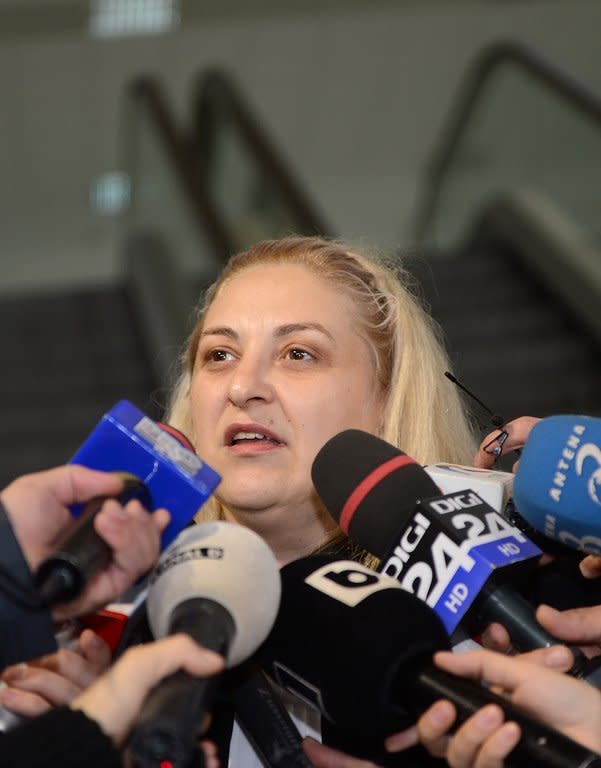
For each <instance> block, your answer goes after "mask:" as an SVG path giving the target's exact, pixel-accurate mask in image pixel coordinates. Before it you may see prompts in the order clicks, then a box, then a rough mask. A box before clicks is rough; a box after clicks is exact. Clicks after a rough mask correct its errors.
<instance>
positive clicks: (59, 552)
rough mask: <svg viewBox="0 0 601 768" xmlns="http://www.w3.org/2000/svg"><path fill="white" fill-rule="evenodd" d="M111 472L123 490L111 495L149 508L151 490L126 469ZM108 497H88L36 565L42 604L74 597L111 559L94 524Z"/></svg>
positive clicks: (119, 499)
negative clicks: (71, 523) (64, 532)
mask: <svg viewBox="0 0 601 768" xmlns="http://www.w3.org/2000/svg"><path fill="white" fill-rule="evenodd" d="M113 474H116V475H119V476H120V477H121V478H122V479H123V491H122V492H121V493H120V494H119V495H118V496H116V497H114V498H116V500H117V501H118V502H119V504H121V505H122V506H124V505H125V504H127V502H128V501H131V500H132V499H138V500H139V501H140V503H141V504H142V506H143V507H145V508H146V509H151V508H152V501H151V498H150V494H149V492H148V489H147V488H146V486H145V485H144V483H143V482H142V481H141V480H140V478H138V477H136V476H135V475H132V474H129V473H127V472H114V473H113ZM107 498H108V497H106V496H99V497H97V498H95V499H92V500H91V501H89V502H88V503H87V504H86V505H85V507H84V509H83V512H82V513H81V514H80V515H79V517H78V518H77V522H76V524H75V526H74V527H73V528H72V529H71V530H70V531H69V533H68V535H67V537H66V538H65V539H64V541H63V542H62V543H61V544H59V545H58V547H57V549H56V551H55V552H53V553H52V554H51V555H49V556H48V557H47V558H46V559H45V560H44V561H43V562H42V563H41V565H40V566H39V567H38V569H37V571H36V573H35V575H34V582H35V585H36V588H37V591H38V594H39V596H40V600H41V602H42V603H43V604H44V605H47V606H48V605H53V604H55V603H64V602H68V601H69V600H74V599H75V598H76V597H77V596H78V595H80V594H81V593H82V592H83V590H84V589H85V586H86V584H87V583H88V582H89V580H90V579H91V578H92V576H94V574H96V573H97V572H98V571H100V570H102V569H103V568H105V567H106V566H107V565H108V564H109V563H110V562H111V560H112V558H113V551H112V550H111V548H110V547H109V545H108V544H107V543H106V541H104V539H102V538H101V537H100V536H99V535H98V534H97V533H96V530H95V528H94V520H95V518H96V515H97V514H98V513H99V512H100V510H101V509H102V506H103V504H104V502H105V501H106V500H107Z"/></svg>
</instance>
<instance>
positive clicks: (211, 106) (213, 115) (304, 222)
mask: <svg viewBox="0 0 601 768" xmlns="http://www.w3.org/2000/svg"><path fill="white" fill-rule="evenodd" d="M192 109H193V132H192V136H191V139H190V140H191V141H192V142H193V143H194V146H195V147H196V148H197V149H199V151H200V152H201V153H202V152H208V151H210V147H211V136H212V132H213V131H214V130H215V128H216V124H217V121H218V120H219V118H220V117H223V116H225V117H227V119H230V120H232V121H233V122H234V124H235V126H236V128H237V130H238V131H239V133H240V136H241V137H242V139H243V141H244V142H245V143H246V145H247V147H248V148H249V150H250V152H251V154H252V156H253V157H254V158H255V159H256V160H257V161H258V163H259V165H260V166H261V169H262V170H264V171H265V172H266V173H267V174H268V176H269V178H270V179H271V180H273V181H274V182H275V184H276V186H277V189H278V192H279V194H280V195H281V197H282V199H283V200H284V201H285V203H286V207H287V208H288V210H289V211H290V212H291V213H292V217H293V220H294V221H295V225H296V228H297V232H298V233H299V234H306V235H309V234H319V235H323V236H332V229H331V227H330V226H329V225H328V224H327V223H326V221H325V219H324V217H323V216H322V214H321V213H320V212H319V211H318V210H317V208H316V206H315V205H314V204H313V203H312V202H311V200H310V198H309V196H308V195H307V194H306V193H305V192H304V190H303V188H302V185H301V183H300V182H299V180H298V178H297V177H296V175H295V174H294V172H293V171H292V169H291V168H290V166H289V165H288V164H287V163H286V162H285V161H284V159H283V157H282V155H281V154H280V153H279V152H278V151H277V149H276V146H275V144H274V142H273V140H272V139H270V138H269V137H268V135H267V132H266V130H265V128H264V126H263V124H262V123H261V121H260V120H259V119H257V117H256V116H255V115H254V114H253V111H252V109H251V108H250V106H249V105H248V103H247V101H246V100H245V99H244V98H243V96H242V93H241V91H240V89H239V87H238V86H237V84H236V83H235V81H234V79H233V78H232V76H231V75H229V73H227V72H226V71H224V70H222V69H217V68H213V69H209V70H207V71H205V72H203V73H202V74H201V76H200V78H199V80H198V85H197V87H196V89H195V101H194V104H193V108H192ZM205 160H206V161H207V162H205V164H204V170H206V167H207V165H208V158H207V156H206V155H205ZM202 165H203V164H202V163H201V171H202V170H203V168H202Z"/></svg>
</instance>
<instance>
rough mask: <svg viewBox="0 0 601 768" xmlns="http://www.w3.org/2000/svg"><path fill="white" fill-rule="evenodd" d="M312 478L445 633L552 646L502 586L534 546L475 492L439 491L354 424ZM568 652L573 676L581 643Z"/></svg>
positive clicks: (526, 564) (346, 525) (338, 515)
mask: <svg viewBox="0 0 601 768" xmlns="http://www.w3.org/2000/svg"><path fill="white" fill-rule="evenodd" d="M312 478H313V483H314V485H315V488H316V490H317V492H318V494H319V495H320V497H321V498H322V500H323V501H324V503H325V505H326V507H327V508H328V510H329V511H330V513H331V514H332V516H333V517H334V518H335V519H336V520H337V521H338V522H339V524H340V527H341V528H342V530H343V531H345V532H346V533H347V534H348V535H349V536H350V537H351V538H352V539H354V540H355V541H356V542H357V543H358V544H360V545H361V546H362V547H364V548H365V549H367V550H368V551H370V552H371V553H372V554H374V555H376V556H377V557H379V558H380V559H381V566H380V570H381V571H382V572H383V573H385V574H387V575H389V576H392V577H394V578H396V579H397V580H398V581H399V583H400V585H401V586H402V587H403V588H404V589H406V590H407V591H409V592H413V593H414V594H416V595H417V596H418V597H419V598H420V599H422V600H424V601H425V602H426V603H427V604H428V605H429V606H430V607H431V608H433V609H434V610H435V611H436V613H437V614H438V616H439V617H440V618H441V619H442V621H443V624H444V626H445V628H446V630H447V632H448V633H449V634H451V633H452V632H453V631H454V630H455V629H456V628H457V626H458V625H459V623H460V621H463V623H464V626H465V625H467V626H468V627H469V628H470V630H471V631H473V632H476V633H478V632H480V631H481V630H482V629H483V628H484V627H485V626H486V625H487V624H488V623H490V622H492V621H497V622H500V623H501V624H503V625H504V626H505V627H506V629H507V630H508V632H509V634H510V636H511V638H512V641H513V642H514V643H515V645H516V646H517V647H519V648H520V649H521V650H532V649H534V648H541V647H546V646H549V645H554V644H556V643H558V642H560V641H559V640H557V639H556V638H554V637H553V636H552V635H550V634H549V633H548V632H546V631H545V630H544V629H543V628H542V627H541V626H540V625H539V624H538V622H537V621H536V619H535V617H534V608H533V607H532V605H531V604H530V603H528V602H527V601H526V600H525V599H524V598H523V597H522V596H521V595H520V594H519V593H518V592H517V591H516V590H515V589H513V588H512V587H511V586H510V585H509V584H507V583H505V582H506V580H507V574H508V571H509V570H510V572H511V574H512V576H517V575H518V574H520V573H521V572H522V571H523V570H524V569H529V568H533V567H534V566H535V564H536V560H537V558H538V556H539V555H540V554H541V552H540V549H539V548H538V547H537V546H536V545H535V544H533V543H532V542H531V541H530V540H529V539H528V538H527V537H526V536H525V535H524V534H523V533H522V532H521V531H520V530H518V529H517V528H515V527H514V526H512V525H511V524H510V523H508V522H507V520H505V519H504V518H503V517H502V516H501V515H500V514H499V513H498V512H496V511H495V510H494V509H493V508H492V507H491V506H490V505H488V504H487V503H486V502H484V501H483V500H482V499H481V498H480V497H479V496H478V494H476V493H475V492H473V491H471V490H464V491H460V492H453V493H451V494H445V495H440V493H439V490H438V488H437V487H436V485H435V484H434V482H433V481H432V480H431V479H430V477H429V476H428V474H427V473H426V471H425V470H424V469H423V468H422V467H421V466H420V465H419V464H417V463H416V462H415V461H414V460H413V459H412V458H411V457H409V456H407V455H406V454H405V453H403V452H402V451H399V450H398V449H397V448H395V447H394V446H392V445H390V444H389V443H387V442H385V441H384V440H381V439H380V438H377V437H375V436H374V435H371V434H368V433H367V432H362V431H360V430H346V431H344V432H341V433H339V434H338V435H336V436H334V437H333V438H332V439H331V440H329V441H328V442H327V443H326V444H325V445H324V446H323V448H322V449H321V450H320V451H319V453H318V454H317V456H316V458H315V461H314V463H313V467H312ZM508 566H512V567H511V569H508ZM574 653H575V655H576V656H577V664H576V665H575V668H574V669H573V672H574V673H575V674H579V673H580V668H581V666H583V665H585V664H586V663H587V660H586V657H585V656H584V654H582V653H581V652H580V651H579V649H574Z"/></svg>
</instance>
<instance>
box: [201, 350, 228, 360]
mask: <svg viewBox="0 0 601 768" xmlns="http://www.w3.org/2000/svg"><path fill="white" fill-rule="evenodd" d="M206 359H207V360H208V361H209V362H211V363H221V362H225V361H227V360H232V359H233V355H232V353H231V352H228V351H227V350H225V349H212V350H211V351H210V352H208V353H207V355H206Z"/></svg>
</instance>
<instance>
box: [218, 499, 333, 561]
mask: <svg viewBox="0 0 601 768" xmlns="http://www.w3.org/2000/svg"><path fill="white" fill-rule="evenodd" d="M224 514H225V519H226V520H229V521H231V522H234V523H238V524H239V525H245V526H247V527H248V528H250V529H251V530H253V531H254V532H255V533H257V534H258V535H259V536H261V538H263V539H264V540H265V541H266V542H267V544H268V545H269V547H270V548H271V550H272V552H273V553H274V555H275V557H276V559H277V561H278V563H279V564H280V565H281V566H282V565H286V563H289V562H291V561H292V560H297V559H298V558H299V557H305V556H306V555H309V554H311V552H313V551H314V550H316V549H317V548H318V547H320V546H322V545H323V544H324V543H325V542H326V541H328V540H329V539H330V538H331V537H332V536H333V535H334V534H335V532H336V531H337V530H338V528H337V527H336V524H335V523H334V521H333V520H332V518H331V517H330V516H329V515H328V514H327V512H325V510H321V509H317V510H316V509H315V508H314V507H313V508H312V509H311V514H306V513H305V514H302V513H301V510H299V509H295V510H290V509H268V510H261V511H257V510H250V511H249V510H240V509H235V510H231V509H227V508H225V507H224Z"/></svg>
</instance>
